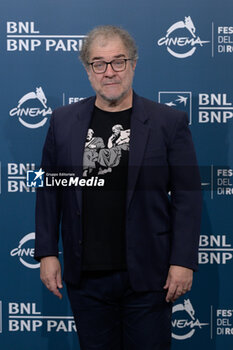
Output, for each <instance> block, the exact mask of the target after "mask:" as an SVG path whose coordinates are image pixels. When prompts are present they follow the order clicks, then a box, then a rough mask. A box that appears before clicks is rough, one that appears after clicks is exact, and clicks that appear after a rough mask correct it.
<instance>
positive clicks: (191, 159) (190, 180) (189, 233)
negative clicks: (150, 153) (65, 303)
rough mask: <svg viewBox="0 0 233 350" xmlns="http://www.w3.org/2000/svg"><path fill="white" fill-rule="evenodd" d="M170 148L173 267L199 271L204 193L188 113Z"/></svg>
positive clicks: (184, 115)
mask: <svg viewBox="0 0 233 350" xmlns="http://www.w3.org/2000/svg"><path fill="white" fill-rule="evenodd" d="M173 135H174V136H173V138H172V141H171V143H170V146H169V152H168V161H169V164H170V171H171V177H170V178H171V222H172V242H171V243H172V244H171V255H170V265H180V266H184V267H188V268H191V269H193V270H197V267H198V246H199V235H200V224H201V210H202V194H201V182H200V174H199V169H198V165H197V160H196V154H195V150H194V145H193V142H192V137H191V133H190V130H189V126H188V118H187V115H186V114H185V113H181V114H180V118H179V119H178V121H177V123H176V126H175V132H174V133H173Z"/></svg>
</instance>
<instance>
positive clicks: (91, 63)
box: [88, 58, 133, 74]
mask: <svg viewBox="0 0 233 350" xmlns="http://www.w3.org/2000/svg"><path fill="white" fill-rule="evenodd" d="M117 60H123V61H124V62H125V66H124V69H121V70H115V69H114V68H113V66H112V63H113V62H114V61H117ZM132 60H133V59H132V58H114V60H112V61H110V62H106V61H102V60H99V61H94V62H90V63H89V62H88V65H89V66H91V68H92V70H93V72H94V73H95V74H103V73H105V72H106V70H107V68H108V65H109V64H110V65H111V67H112V70H113V71H114V72H116V73H118V72H123V71H124V70H125V69H126V62H127V61H132ZM96 62H103V63H105V65H106V66H105V70H104V71H103V72H96V71H95V70H94V67H93V64H95V63H96Z"/></svg>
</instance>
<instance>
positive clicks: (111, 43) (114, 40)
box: [90, 36, 128, 59]
mask: <svg viewBox="0 0 233 350" xmlns="http://www.w3.org/2000/svg"><path fill="white" fill-rule="evenodd" d="M127 51H128V50H127V48H126V47H125V45H124V43H123V41H122V39H121V38H120V37H118V36H114V37H107V38H106V37H103V36H98V37H97V38H95V39H94V40H93V42H92V44H91V46H90V59H98V58H104V56H106V55H112V56H114V57H118V56H119V57H120V56H122V57H123V56H127V53H128V52H127Z"/></svg>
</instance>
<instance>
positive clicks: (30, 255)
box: [10, 232, 40, 269]
mask: <svg viewBox="0 0 233 350" xmlns="http://www.w3.org/2000/svg"><path fill="white" fill-rule="evenodd" d="M34 241H35V232H31V233H28V234H27V235H25V236H24V237H23V238H22V239H21V240H20V241H19V244H18V246H17V247H16V248H14V249H12V250H11V252H10V255H11V256H17V257H18V258H19V261H20V262H21V264H22V265H24V266H25V267H27V268H29V269H38V268H39V267H40V263H37V262H36V261H35V260H34Z"/></svg>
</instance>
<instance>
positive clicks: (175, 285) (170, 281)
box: [163, 265, 193, 302]
mask: <svg viewBox="0 0 233 350" xmlns="http://www.w3.org/2000/svg"><path fill="white" fill-rule="evenodd" d="M192 281H193V270H191V269H188V268H187V267H183V266H176V265H171V266H170V269H169V271H168V276H167V281H166V284H165V286H164V287H163V288H164V289H167V290H168V291H167V296H166V301H167V302H170V301H171V302H173V301H175V300H176V299H178V298H179V297H180V296H181V295H183V294H185V293H186V292H188V291H190V290H191V287H192Z"/></svg>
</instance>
